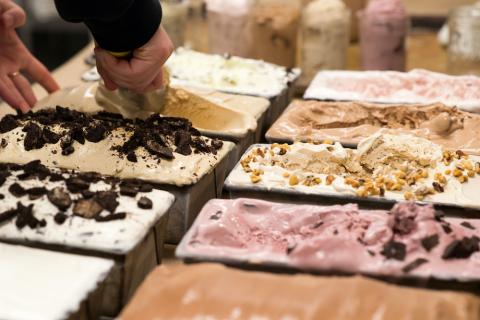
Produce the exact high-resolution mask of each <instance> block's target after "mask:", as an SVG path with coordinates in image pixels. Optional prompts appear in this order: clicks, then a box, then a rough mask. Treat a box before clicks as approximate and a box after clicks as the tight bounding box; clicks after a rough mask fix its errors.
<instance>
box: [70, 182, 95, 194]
mask: <svg viewBox="0 0 480 320" xmlns="http://www.w3.org/2000/svg"><path fill="white" fill-rule="evenodd" d="M66 183H67V189H68V191H70V192H71V193H80V192H82V191H83V190H88V188H90V184H89V183H88V182H87V181H85V180H83V179H80V178H69V179H67V181H66Z"/></svg>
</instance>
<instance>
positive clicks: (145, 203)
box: [137, 197, 153, 210]
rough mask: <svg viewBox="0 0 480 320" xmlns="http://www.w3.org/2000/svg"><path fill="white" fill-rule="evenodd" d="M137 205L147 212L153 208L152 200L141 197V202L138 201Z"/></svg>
mask: <svg viewBox="0 0 480 320" xmlns="http://www.w3.org/2000/svg"><path fill="white" fill-rule="evenodd" d="M137 205H138V207H139V208H141V209H145V210H148V209H152V208H153V203H152V200H150V199H149V198H147V197H141V198H140V200H138V203H137Z"/></svg>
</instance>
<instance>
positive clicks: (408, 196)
mask: <svg viewBox="0 0 480 320" xmlns="http://www.w3.org/2000/svg"><path fill="white" fill-rule="evenodd" d="M403 196H404V198H405V200H408V201H412V200H414V199H415V195H414V194H413V193H412V192H410V191H407V192H405V194H404V195H403Z"/></svg>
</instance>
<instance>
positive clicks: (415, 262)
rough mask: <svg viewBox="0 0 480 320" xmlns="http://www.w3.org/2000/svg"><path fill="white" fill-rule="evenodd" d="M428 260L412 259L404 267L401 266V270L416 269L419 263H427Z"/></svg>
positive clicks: (405, 271)
mask: <svg viewBox="0 0 480 320" xmlns="http://www.w3.org/2000/svg"><path fill="white" fill-rule="evenodd" d="M427 262H428V260H427V259H424V258H418V259H415V260H414V261H412V262H410V263H409V264H407V265H406V266H405V267H403V268H402V271H403V272H404V273H410V272H412V271H413V270H415V269H417V268H418V267H420V266H421V265H423V264H425V263H427Z"/></svg>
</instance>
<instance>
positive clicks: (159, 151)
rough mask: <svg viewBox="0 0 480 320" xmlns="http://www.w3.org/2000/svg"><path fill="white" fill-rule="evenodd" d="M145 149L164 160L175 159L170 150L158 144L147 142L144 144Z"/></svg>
mask: <svg viewBox="0 0 480 320" xmlns="http://www.w3.org/2000/svg"><path fill="white" fill-rule="evenodd" d="M145 148H146V149H147V150H148V151H150V153H152V154H156V155H158V156H159V157H161V158H164V159H168V160H171V159H174V158H175V157H174V156H173V153H172V150H170V149H169V148H168V147H164V146H161V145H160V144H159V143H157V142H155V141H152V140H149V141H147V143H146V144H145Z"/></svg>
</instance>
